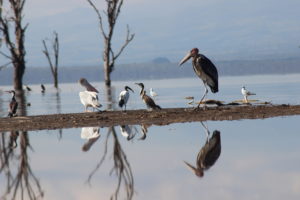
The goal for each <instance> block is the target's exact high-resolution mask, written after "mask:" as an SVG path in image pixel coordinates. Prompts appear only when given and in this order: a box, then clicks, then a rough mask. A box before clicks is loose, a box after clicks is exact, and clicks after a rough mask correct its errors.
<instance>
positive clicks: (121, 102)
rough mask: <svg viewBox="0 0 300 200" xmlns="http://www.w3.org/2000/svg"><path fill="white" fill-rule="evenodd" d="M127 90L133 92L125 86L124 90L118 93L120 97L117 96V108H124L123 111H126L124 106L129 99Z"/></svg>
mask: <svg viewBox="0 0 300 200" xmlns="http://www.w3.org/2000/svg"><path fill="white" fill-rule="evenodd" d="M129 90H131V91H132V92H133V93H134V91H133V90H132V89H131V88H130V87H128V86H125V88H124V90H123V91H122V92H120V95H119V106H120V107H121V108H122V107H123V106H124V108H125V111H126V105H127V101H128V99H129V96H130V95H129Z"/></svg>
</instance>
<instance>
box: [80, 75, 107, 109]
mask: <svg viewBox="0 0 300 200" xmlns="http://www.w3.org/2000/svg"><path fill="white" fill-rule="evenodd" d="M79 83H80V84H81V85H82V86H83V87H85V89H86V91H83V92H79V97H80V101H81V103H82V104H83V105H84V108H85V112H87V111H88V110H87V109H88V107H92V108H93V110H94V109H95V108H96V109H98V110H99V108H100V107H101V106H102V105H101V104H100V103H99V100H98V90H97V89H96V88H94V87H93V86H92V85H91V84H90V83H89V82H88V81H87V80H86V79H85V78H81V79H80V80H79Z"/></svg>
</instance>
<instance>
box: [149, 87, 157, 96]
mask: <svg viewBox="0 0 300 200" xmlns="http://www.w3.org/2000/svg"><path fill="white" fill-rule="evenodd" d="M150 95H151V96H152V97H156V96H157V93H156V92H155V91H154V90H153V88H150Z"/></svg>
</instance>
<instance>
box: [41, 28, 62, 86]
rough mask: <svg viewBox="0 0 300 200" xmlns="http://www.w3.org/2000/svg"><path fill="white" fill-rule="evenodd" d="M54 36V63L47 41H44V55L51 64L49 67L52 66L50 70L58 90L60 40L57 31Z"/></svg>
mask: <svg viewBox="0 0 300 200" xmlns="http://www.w3.org/2000/svg"><path fill="white" fill-rule="evenodd" d="M53 34H54V39H53V42H52V48H53V54H54V58H53V59H54V61H52V59H51V55H50V53H49V50H48V47H47V44H46V40H42V42H43V46H44V50H43V53H44V54H45V56H46V58H47V60H48V63H49V66H50V69H51V72H52V76H53V79H54V87H55V88H58V58H59V40H58V33H57V32H56V31H54V32H53ZM53 62H54V64H53Z"/></svg>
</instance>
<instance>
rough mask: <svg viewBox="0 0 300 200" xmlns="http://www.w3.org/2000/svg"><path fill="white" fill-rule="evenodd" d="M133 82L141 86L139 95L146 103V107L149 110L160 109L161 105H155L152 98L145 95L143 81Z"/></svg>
mask: <svg viewBox="0 0 300 200" xmlns="http://www.w3.org/2000/svg"><path fill="white" fill-rule="evenodd" d="M135 84H137V85H138V86H140V87H141V88H142V89H141V92H140V96H141V98H142V100H143V101H144V103H145V104H146V106H147V108H148V109H149V110H161V107H160V106H159V105H156V104H155V102H154V100H153V99H152V98H151V97H149V96H148V95H146V91H145V90H144V84H143V83H135Z"/></svg>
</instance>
